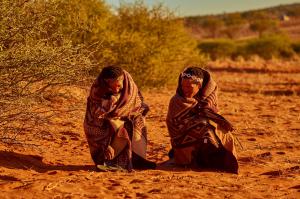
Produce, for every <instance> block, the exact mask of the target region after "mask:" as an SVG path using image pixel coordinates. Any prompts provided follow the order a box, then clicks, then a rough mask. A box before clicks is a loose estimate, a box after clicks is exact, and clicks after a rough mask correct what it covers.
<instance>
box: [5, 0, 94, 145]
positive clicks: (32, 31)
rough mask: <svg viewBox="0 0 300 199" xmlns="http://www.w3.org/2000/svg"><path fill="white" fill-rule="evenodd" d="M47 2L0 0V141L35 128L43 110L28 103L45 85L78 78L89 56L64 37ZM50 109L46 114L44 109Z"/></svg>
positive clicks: (53, 8)
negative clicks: (46, 110) (0, 0)
mask: <svg viewBox="0 0 300 199" xmlns="http://www.w3.org/2000/svg"><path fill="white" fill-rule="evenodd" d="M59 14H60V13H59V11H58V10H57V9H56V4H55V3H53V2H50V1H27V0H23V1H20V0H3V1H2V2H1V4H0V27H1V28H0V99H1V103H0V109H1V112H0V140H1V141H2V142H6V143H11V142H15V141H16V140H17V138H18V136H19V133H20V132H22V131H30V132H32V133H33V132H34V128H35V127H37V126H39V125H41V124H42V123H43V124H45V123H46V122H45V119H46V118H47V117H46V116H47V113H46V112H45V111H41V110H38V109H35V110H33V107H35V105H36V104H37V103H38V102H39V101H40V100H42V96H43V95H42V94H43V93H45V92H46V91H47V90H49V89H51V88H53V87H55V86H61V85H74V84H78V83H80V82H82V79H84V76H85V72H86V69H87V67H88V66H90V62H89V59H88V58H87V57H86V53H84V51H83V49H81V48H79V47H74V46H72V44H71V43H72V42H71V41H70V40H68V39H66V38H65V37H64V36H63V34H62V32H61V31H60V30H61V27H60V24H59V22H58V20H57V18H56V17H55V16H57V15H59ZM49 114H51V113H49Z"/></svg>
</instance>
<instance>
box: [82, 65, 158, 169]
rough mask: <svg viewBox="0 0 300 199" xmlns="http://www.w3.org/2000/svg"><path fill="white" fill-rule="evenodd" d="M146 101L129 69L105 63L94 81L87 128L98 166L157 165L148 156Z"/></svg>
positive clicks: (147, 108)
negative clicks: (147, 158)
mask: <svg viewBox="0 0 300 199" xmlns="http://www.w3.org/2000/svg"><path fill="white" fill-rule="evenodd" d="M148 111H149V107H148V105H147V104H145V103H144V100H143V96H142V94H141V93H140V91H139V90H138V88H137V86H136V84H135V83H134V81H133V79H132V77H131V76H130V74H129V73H128V72H126V71H125V70H123V69H122V68H120V67H118V66H107V67H104V68H103V69H102V71H101V73H100V74H99V76H98V77H97V79H96V80H95V82H94V83H93V85H92V87H91V89H90V94H89V97H88V98H87V108H86V114H85V119H84V131H85V135H86V138H87V141H88V144H89V148H90V153H91V156H92V159H93V161H94V163H95V165H96V166H97V168H98V170H101V171H103V170H110V171H113V170H117V168H120V169H121V170H124V169H126V170H128V171H131V170H132V169H154V168H155V167H156V164H155V163H154V162H151V161H148V160H146V159H145V158H146V146H147V129H146V126H145V116H146V114H147V112H148Z"/></svg>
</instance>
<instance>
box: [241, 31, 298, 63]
mask: <svg viewBox="0 0 300 199" xmlns="http://www.w3.org/2000/svg"><path fill="white" fill-rule="evenodd" d="M245 52H246V54H247V55H248V56H250V55H258V56H260V57H262V58H264V59H271V58H272V57H278V58H290V57H292V56H293V54H294V52H293V50H292V48H291V43H290V41H289V39H288V38H287V37H285V36H283V35H264V36H263V37H261V38H258V39H253V40H250V41H248V43H247V44H246V45H245Z"/></svg>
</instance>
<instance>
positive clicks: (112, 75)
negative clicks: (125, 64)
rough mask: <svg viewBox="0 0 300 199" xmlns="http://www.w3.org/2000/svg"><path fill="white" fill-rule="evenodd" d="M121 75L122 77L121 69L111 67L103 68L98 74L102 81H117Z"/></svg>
mask: <svg viewBox="0 0 300 199" xmlns="http://www.w3.org/2000/svg"><path fill="white" fill-rule="evenodd" d="M121 75H123V69H122V68H121V67H119V66H113V65H112V66H106V67H104V68H103V69H102V71H101V73H100V77H101V78H102V79H117V78H118V77H120V76H121Z"/></svg>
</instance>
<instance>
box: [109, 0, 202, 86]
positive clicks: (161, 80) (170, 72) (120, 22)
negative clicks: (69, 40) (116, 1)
mask: <svg viewBox="0 0 300 199" xmlns="http://www.w3.org/2000/svg"><path fill="white" fill-rule="evenodd" d="M113 32H114V39H113V40H112V42H111V49H110V50H111V53H112V57H111V58H112V59H111V63H115V64H118V65H120V66H122V67H124V68H125V69H126V70H128V71H129V72H130V73H131V74H132V75H133V77H134V79H135V81H136V83H137V84H138V85H139V86H141V87H142V86H162V85H164V84H166V83H168V82H175V79H176V78H177V76H178V74H179V72H180V70H181V69H182V68H183V67H184V66H186V65H188V64H190V63H197V62H198V63H199V62H201V61H203V59H202V57H200V56H199V53H198V51H197V43H196V41H194V40H193V39H192V38H191V37H190V36H189V35H188V34H187V32H186V30H185V29H184V25H183V21H181V20H179V19H177V18H176V17H175V16H174V15H173V13H172V12H170V11H169V10H168V9H166V8H165V7H163V6H161V5H156V6H154V7H152V8H147V7H146V6H145V5H144V4H143V3H142V2H141V1H137V2H135V3H134V4H123V5H121V7H120V8H119V10H118V14H117V17H116V19H115V22H114V29H113Z"/></svg>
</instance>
